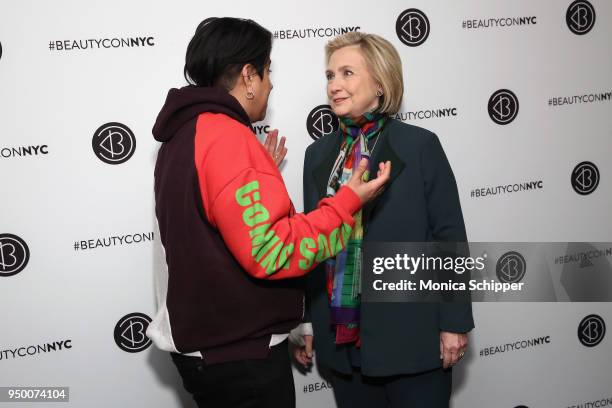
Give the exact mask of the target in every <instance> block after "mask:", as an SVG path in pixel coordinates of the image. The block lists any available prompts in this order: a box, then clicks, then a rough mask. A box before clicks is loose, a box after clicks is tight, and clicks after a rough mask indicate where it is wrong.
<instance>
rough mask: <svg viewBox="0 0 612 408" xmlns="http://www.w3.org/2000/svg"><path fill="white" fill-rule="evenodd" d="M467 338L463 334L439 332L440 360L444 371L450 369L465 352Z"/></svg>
mask: <svg viewBox="0 0 612 408" xmlns="http://www.w3.org/2000/svg"><path fill="white" fill-rule="evenodd" d="M467 344H468V337H467V334H465V333H451V332H445V331H441V332H440V359H441V360H442V367H443V368H444V369H446V368H448V367H452V366H454V365H455V364H457V362H458V361H459V360H460V359H461V358H462V357H463V355H464V354H465V351H466V350H467Z"/></svg>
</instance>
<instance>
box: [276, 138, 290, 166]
mask: <svg viewBox="0 0 612 408" xmlns="http://www.w3.org/2000/svg"><path fill="white" fill-rule="evenodd" d="M286 140H287V138H286V137H285V136H283V137H281V140H280V143H279V144H278V147H277V148H276V150H275V152H274V153H273V155H272V157H273V158H274V162H275V163H276V165H277V166H278V165H279V164H281V162H282V161H283V160H285V156H286V155H287V151H288V150H287V148H286V147H285V141H286Z"/></svg>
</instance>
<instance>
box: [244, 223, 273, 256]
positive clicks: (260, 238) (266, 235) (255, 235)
mask: <svg viewBox="0 0 612 408" xmlns="http://www.w3.org/2000/svg"><path fill="white" fill-rule="evenodd" d="M269 228H270V224H261V225H260V226H258V227H255V228H253V229H252V230H250V231H249V236H250V237H251V247H252V251H251V255H253V256H255V254H256V253H257V251H258V250H259V247H260V246H262V245H263V244H264V243H265V242H267V241H268V240H269V239H271V238H272V237H273V236H274V231H268V229H269Z"/></svg>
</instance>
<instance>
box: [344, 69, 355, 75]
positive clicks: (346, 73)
mask: <svg viewBox="0 0 612 408" xmlns="http://www.w3.org/2000/svg"><path fill="white" fill-rule="evenodd" d="M344 75H346V76H351V75H353V71H351V70H350V69H347V70H346V71H344Z"/></svg>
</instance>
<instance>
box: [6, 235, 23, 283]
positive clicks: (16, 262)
mask: <svg viewBox="0 0 612 408" xmlns="http://www.w3.org/2000/svg"><path fill="white" fill-rule="evenodd" d="M29 260H30V249H29V248H28V245H27V244H26V243H25V241H24V240H23V239H21V238H19V237H18V236H17V235H13V234H0V276H12V275H16V274H18V273H19V272H21V271H23V270H24V268H25V267H26V266H27V264H28V261H29Z"/></svg>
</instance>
